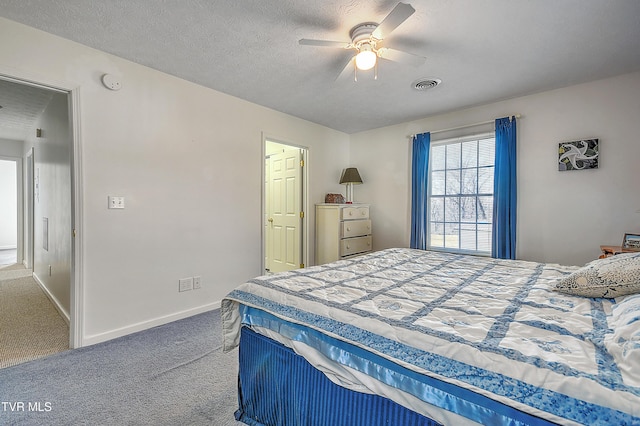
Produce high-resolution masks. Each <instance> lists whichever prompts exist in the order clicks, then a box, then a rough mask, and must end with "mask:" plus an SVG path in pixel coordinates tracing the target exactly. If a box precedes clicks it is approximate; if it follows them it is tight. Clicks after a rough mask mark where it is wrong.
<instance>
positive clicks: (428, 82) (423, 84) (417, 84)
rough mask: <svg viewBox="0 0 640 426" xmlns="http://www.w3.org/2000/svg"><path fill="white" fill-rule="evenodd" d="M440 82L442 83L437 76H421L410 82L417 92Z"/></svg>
mask: <svg viewBox="0 0 640 426" xmlns="http://www.w3.org/2000/svg"><path fill="white" fill-rule="evenodd" d="M440 83H442V80H440V79H439V78H421V79H418V80H416V81H414V82H413V83H411V87H413V88H414V89H415V90H417V91H419V92H424V91H425V90H429V89H433V88H434V87H436V86H438V85H439V84H440Z"/></svg>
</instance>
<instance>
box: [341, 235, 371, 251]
mask: <svg viewBox="0 0 640 426" xmlns="http://www.w3.org/2000/svg"><path fill="white" fill-rule="evenodd" d="M370 250H371V235H368V236H366V237H356V238H345V239H344V240H341V241H340V256H349V255H351V254H356V253H362V252H365V251H370Z"/></svg>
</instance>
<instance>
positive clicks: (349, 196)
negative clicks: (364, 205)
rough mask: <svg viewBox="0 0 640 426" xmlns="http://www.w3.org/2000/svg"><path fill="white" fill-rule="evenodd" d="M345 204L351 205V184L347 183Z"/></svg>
mask: <svg viewBox="0 0 640 426" xmlns="http://www.w3.org/2000/svg"><path fill="white" fill-rule="evenodd" d="M346 198H347V201H346V203H347V204H353V184H352V183H347V197H346Z"/></svg>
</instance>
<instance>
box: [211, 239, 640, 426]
mask: <svg viewBox="0 0 640 426" xmlns="http://www.w3.org/2000/svg"><path fill="white" fill-rule="evenodd" d="M628 257H629V258H631V257H633V259H634V261H636V260H638V261H640V254H634V255H630V256H628ZM623 259H626V258H622V257H621V258H617V257H616V260H623ZM604 262H609V263H610V261H606V260H605V261H604ZM611 265H613V264H610V265H609V266H608V267H609V272H608V273H609V276H608V277H609V278H611V276H612V274H613V276H614V277H613V279H615V277H616V276H617V275H620V272H619V264H615V265H614V266H611ZM588 267H591V268H592V269H594V268H597V267H599V265H595V264H594V265H587V266H586V267H585V268H588ZM603 268H604V267H603ZM603 270H604V269H603ZM611 271H613V272H611ZM582 272H584V268H578V267H573V266H561V265H555V264H542V263H534V262H526V261H517V260H515V261H514V260H500V259H491V258H486V257H479V256H469V255H460V254H450V253H442V252H432V251H422V250H412V249H403V248H394V249H387V250H382V251H378V252H374V253H370V254H367V255H364V256H360V257H357V258H352V259H348V260H340V261H337V262H333V263H329V264H326V265H321V266H315V267H310V268H306V269H300V270H295V271H290V272H284V273H280V274H273V275H267V276H262V277H257V278H255V279H252V280H250V281H249V282H247V283H245V284H243V285H241V286H240V287H238V288H237V289H235V290H234V291H232V292H231V293H230V294H228V295H227V296H226V298H225V299H224V300H223V301H222V321H223V334H224V336H223V337H224V347H225V350H231V349H233V348H235V347H236V346H238V345H239V346H240V349H239V357H240V374H239V386H238V388H239V389H238V400H239V409H238V411H237V412H236V418H237V419H238V420H240V421H242V422H244V423H246V424H249V425H269V426H272V425H324V424H326V425H339V424H344V425H375V424H381V425H382V424H387V425H414V424H415V425H430V424H433V425H438V424H440V425H456V426H457V425H467V424H469V425H471V424H489V425H549V424H568V425H575V424H587V425H633V424H640V331H639V327H638V325H639V324H640V295H633V294H623V295H620V292H619V289H618V288H614V286H612V285H611V284H610V283H609V282H607V283H605V285H604V286H603V287H602V288H604V291H605V293H604V295H605V296H608V297H584V296H577V295H573V294H566V293H565V292H559V291H557V290H558V289H560V290H562V291H566V290H567V289H566V288H565V289H564V290H563V289H562V285H560V284H563V285H565V287H568V288H569V289H570V290H575V287H576V286H578V287H579V285H578V284H580V283H581V282H582V281H581V275H580V273H582ZM639 278H640V275H637V276H635V278H633V279H631V281H630V283H631V284H630V286H627V288H624V289H623V290H625V291H623V292H622V293H629V292H632V291H631V290H634V289H635V288H636V287H634V283H635V286H638V285H640V282H639ZM625 279H626V280H627V281H629V279H628V278H625ZM576 283H578V284H576ZM627 284H629V283H628V282H627ZM630 289H631V290H630ZM590 290H592V289H590ZM601 290H602V289H601ZM569 292H572V291H569ZM574 292H575V291H574Z"/></svg>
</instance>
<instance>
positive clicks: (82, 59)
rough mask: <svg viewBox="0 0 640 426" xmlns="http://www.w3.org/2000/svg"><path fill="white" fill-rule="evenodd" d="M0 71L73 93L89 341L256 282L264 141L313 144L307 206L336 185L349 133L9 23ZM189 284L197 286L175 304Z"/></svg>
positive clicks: (0, 42)
mask: <svg viewBox="0 0 640 426" xmlns="http://www.w3.org/2000/svg"><path fill="white" fill-rule="evenodd" d="M2 72H4V73H7V74H10V75H12V76H15V77H21V76H22V77H24V76H28V77H30V78H31V79H33V80H36V81H40V82H55V81H60V82H64V83H65V84H70V85H72V86H75V87H79V90H80V96H79V100H80V105H79V107H80V117H79V118H80V123H81V128H80V130H81V135H80V144H81V146H80V148H81V151H82V153H81V158H80V160H81V165H82V184H83V193H82V194H80V196H81V200H82V212H83V217H82V218H81V219H82V224H83V228H82V229H81V230H80V231H81V235H79V238H82V241H83V242H84V245H83V252H82V256H83V264H84V268H83V276H82V281H83V283H84V300H83V303H84V318H83V319H84V321H83V323H84V329H83V330H82V335H83V337H84V343H85V344H87V343H95V342H98V341H102V340H106V339H109V338H113V337H117V336H119V335H124V334H127V333H130V332H132V331H136V330H139V329H143V328H146V327H149V326H152V325H156V324H159V323H162V322H167V321H171V320H173V319H176V318H179V317H182V316H187V315H190V314H193V313H197V312H199V311H202V310H206V309H211V308H213V307H215V306H216V304H217V303H219V301H220V300H221V299H222V298H223V297H224V296H225V295H226V294H227V293H228V292H229V291H231V290H232V289H233V288H234V287H236V286H237V285H239V284H241V283H242V282H244V281H246V280H247V279H249V278H251V277H253V276H255V275H258V274H259V273H260V265H261V243H260V237H261V228H262V218H261V203H262V201H261V187H262V176H261V170H262V163H263V158H262V135H263V133H264V134H266V135H268V136H270V137H273V138H275V139H277V140H281V141H286V142H288V143H292V144H297V145H302V146H307V147H309V174H310V188H309V199H310V203H311V205H313V203H315V202H320V201H322V200H323V199H324V194H325V193H326V192H329V191H331V190H332V188H330V187H327V186H328V185H325V182H333V181H336V184H335V186H336V187H337V188H338V189H339V188H340V186H339V185H338V184H337V179H338V177H339V174H340V170H341V169H342V167H343V164H341V161H344V160H341V159H343V158H344V159H346V158H347V157H348V143H349V137H348V135H346V134H344V133H341V132H337V131H334V130H331V129H328V128H326V127H322V126H319V125H316V124H312V123H310V122H307V121H304V120H300V119H297V118H293V117H291V116H288V115H285V114H282V113H279V112H276V111H274V110H270V109H267V108H263V107H260V106H257V105H255V104H251V103H249V102H245V101H242V100H240V99H237V98H233V97H231V96H228V95H225V94H222V93H220V92H216V91H214V90H210V89H206V88H203V87H201V86H198V85H196V84H193V83H189V82H186V81H183V80H180V79H177V78H175V77H172V76H169V75H166V74H163V73H160V72H157V71H154V70H152V69H149V68H146V67H143V66H140V65H137V64H134V63H131V62H128V61H125V60H122V59H119V58H116V57H114V56H111V55H108V54H106V53H103V52H99V51H96V50H93V49H90V48H87V47H85V46H82V45H79V44H76V43H73V42H70V41H67V40H64V39H60V38H58V37H54V36H51V35H49V34H46V33H43V32H40V31H37V30H35V29H32V28H29V27H26V26H23V25H21V24H17V23H14V22H12V21H8V20H5V19H0V73H2ZM104 73H111V74H114V75H118V76H121V78H122V83H123V87H122V89H121V90H120V91H117V92H114V91H110V90H108V89H106V88H104V87H103V86H102V84H101V82H100V78H101V76H102V75H103V74H104ZM108 195H118V196H124V197H125V205H126V208H125V209H124V210H108V209H107V196H108ZM309 213H310V214H311V215H312V217H311V218H310V220H311V222H310V223H313V209H312V208H310V209H309ZM313 237H314V236H313V229H311V235H310V238H311V241H313ZM311 248H312V247H311ZM311 258H312V259H313V253H311ZM194 275H200V276H201V277H202V286H203V288H202V289H201V290H197V291H190V292H184V293H178V279H179V278H184V277H191V276H194Z"/></svg>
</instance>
